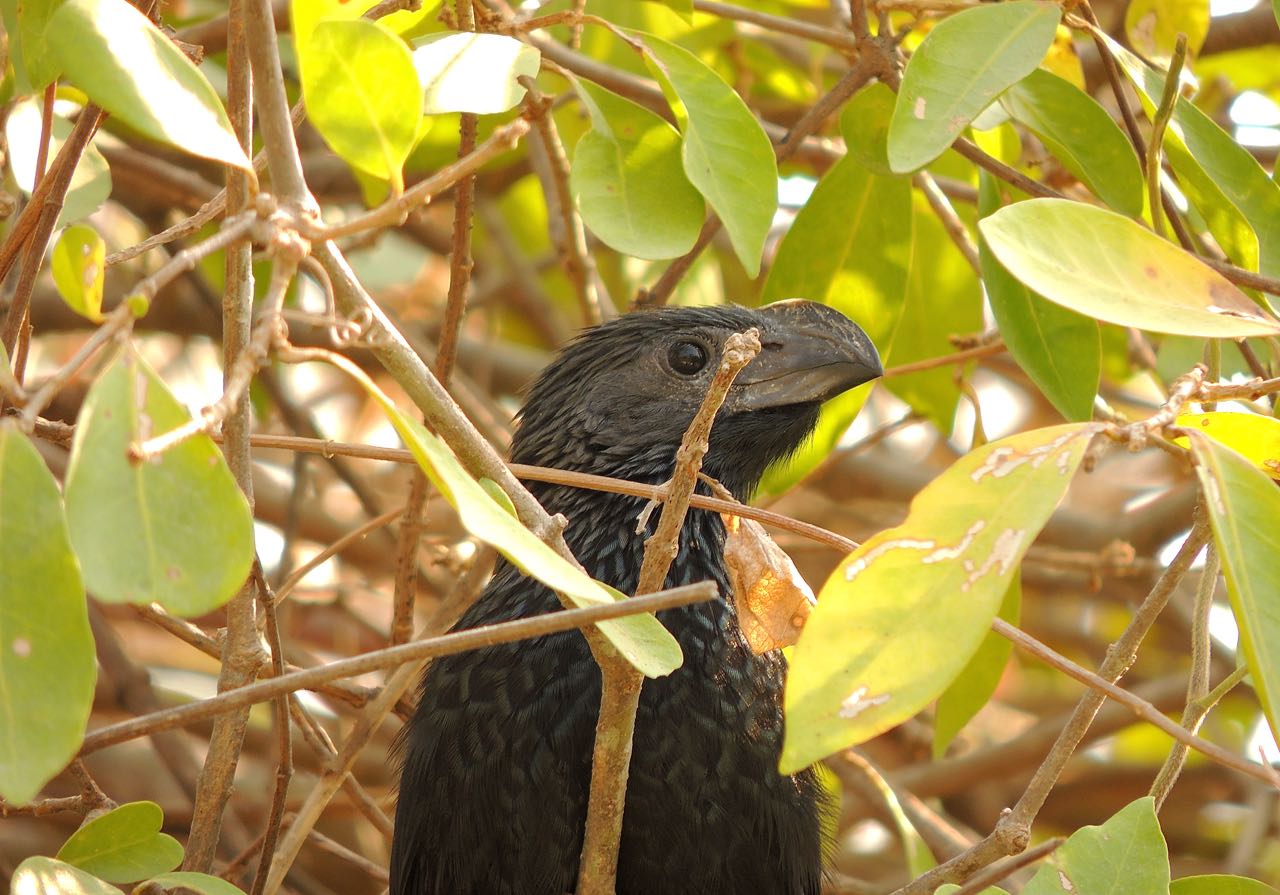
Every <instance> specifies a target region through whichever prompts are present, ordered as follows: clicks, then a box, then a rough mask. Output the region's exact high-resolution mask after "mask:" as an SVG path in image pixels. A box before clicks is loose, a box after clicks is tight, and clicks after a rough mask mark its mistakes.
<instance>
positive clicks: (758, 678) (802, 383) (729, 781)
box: [391, 300, 881, 895]
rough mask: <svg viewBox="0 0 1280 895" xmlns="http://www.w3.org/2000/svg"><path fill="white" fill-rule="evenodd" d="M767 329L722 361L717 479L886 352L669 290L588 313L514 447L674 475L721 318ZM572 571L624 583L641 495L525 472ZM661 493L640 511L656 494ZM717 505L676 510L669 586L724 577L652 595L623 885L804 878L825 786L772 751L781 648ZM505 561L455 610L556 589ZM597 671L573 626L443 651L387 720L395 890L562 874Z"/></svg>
mask: <svg viewBox="0 0 1280 895" xmlns="http://www.w3.org/2000/svg"><path fill="white" fill-rule="evenodd" d="M749 327H756V328H758V329H759V331H760V341H761V344H762V346H763V347H762V351H761V353H760V355H759V356H758V357H757V358H756V359H755V360H753V361H752V362H751V363H750V364H749V365H748V366H747V367H746V368H745V369H743V371H742V372H741V373H740V374H739V375H738V378H737V380H736V382H735V383H734V385H733V388H732V390H731V391H730V393H729V396H728V398H727V400H726V401H725V404H724V406H723V407H722V409H721V410H720V413H719V414H718V416H717V418H716V421H715V425H714V427H713V429H712V433H711V439H710V450H709V451H708V453H707V456H706V459H705V461H704V464H703V469H704V471H705V472H706V473H707V474H708V475H711V476H713V477H714V478H716V479H718V480H719V481H720V482H721V483H722V484H724V485H725V486H726V487H728V488H729V489H730V490H731V491H732V492H733V493H734V494H737V495H740V496H746V495H749V494H750V493H751V491H752V490H753V489H754V488H755V486H756V485H757V483H758V482H759V480H760V477H761V475H762V474H763V473H764V471H765V468H766V467H767V466H768V465H769V464H770V463H772V462H774V461H776V460H779V459H781V458H783V457H785V456H787V455H788V454H790V453H791V452H792V451H794V450H795V449H796V448H797V447H798V446H799V445H800V444H801V443H802V442H803V441H804V439H805V438H806V437H807V436H808V435H809V433H810V432H811V431H812V430H813V427H814V425H815V423H816V422H817V419H818V407H819V405H820V404H821V402H822V401H824V400H826V399H827V398H830V397H833V396H834V395H837V394H839V393H840V392H843V391H845V390H847V389H849V388H852V387H853V386H855V385H858V384H859V383H862V382H866V381H868V380H870V379H873V378H875V377H876V376H879V375H880V373H881V369H880V361H879V358H878V357H877V355H876V351H875V348H874V347H873V346H872V344H871V341H870V340H869V339H868V338H867V336H866V334H865V333H864V332H863V331H862V330H861V329H860V328H859V327H858V326H856V325H855V324H853V323H852V322H850V321H849V320H848V319H847V318H846V317H844V316H843V315H842V314H840V313H839V312H837V311H834V310H832V309H831V308H828V307H825V306H823V305H819V304H815V303H813V302H806V301H798V300H793V301H788V302H780V303H778V304H774V305H769V306H767V307H765V308H762V309H760V310H749V309H746V308H740V307H718V308H683V309H667V310H657V311H649V312H641V313H634V314H629V315H626V316H624V317H621V318H619V319H617V320H615V321H612V322H610V323H607V324H605V325H603V326H599V327H596V328H595V329H591V330H588V331H587V332H585V333H584V334H583V335H582V336H580V337H579V338H578V339H577V340H576V341H574V342H573V343H571V344H570V345H569V346H568V347H567V348H565V350H564V351H563V352H562V353H561V354H560V355H559V357H558V358H557V359H556V360H555V361H554V362H553V363H551V365H550V366H548V367H547V368H546V370H545V371H543V373H542V374H541V376H540V377H539V378H538V380H537V381H536V382H535V383H534V385H533V387H532V389H531V390H530V392H529V395H528V398H527V400H526V401H525V404H524V409H523V410H522V411H521V414H520V421H519V427H518V429H517V431H516V434H515V438H514V440H513V443H512V459H513V460H514V461H515V462H518V463H531V464H538V465H543V466H555V467H560V468H562V469H572V470H578V471H581V472H591V473H599V474H603V475H609V476H616V477H619V478H624V479H631V480H633V481H639V482H647V483H653V484H657V483H662V482H665V481H666V480H667V479H669V478H670V477H671V474H672V471H673V466H674V458H675V453H676V449H677V448H678V447H679V445H680V440H681V437H682V436H683V434H684V430H685V429H686V428H687V427H688V425H689V423H690V422H691V421H692V419H693V416H694V414H695V412H696V411H697V408H698V406H699V404H700V403H701V401H702V398H703V395H704V394H705V393H706V389H707V385H708V383H709V381H710V379H711V376H712V375H713V374H714V372H715V369H716V367H717V365H718V362H719V359H720V355H721V349H722V347H723V345H724V342H725V339H726V338H728V336H729V335H730V334H732V333H734V332H741V331H743V330H746V329H748V328H749ZM533 487H534V494H535V495H536V496H537V497H538V499H539V500H540V501H541V502H542V504H543V506H545V507H546V508H547V509H548V510H549V511H551V512H553V513H563V514H564V515H565V516H566V517H567V518H568V519H569V527H568V529H567V530H566V531H565V537H566V539H567V540H568V543H569V546H570V547H571V548H572V550H573V552H574V554H575V555H576V556H577V557H578V559H579V560H580V561H581V562H582V564H583V565H584V566H585V567H586V569H587V571H588V572H589V573H590V574H591V575H593V576H595V577H596V578H599V579H601V580H603V581H606V582H608V583H610V584H612V585H613V586H614V587H616V588H618V589H619V590H622V591H623V592H625V593H632V592H634V590H635V587H636V584H637V579H638V577H639V572H640V565H641V559H642V556H643V551H644V538H643V537H641V536H638V535H637V534H636V533H635V528H636V520H637V516H638V514H639V512H640V510H641V509H642V507H643V504H644V501H642V500H640V499H638V498H634V497H624V496H621V495H616V494H604V493H600V492H594V491H585V490H581V489H576V488H570V487H563V486H556V485H535V486H533ZM655 516H656V514H655ZM724 538H725V531H724V526H723V524H722V522H721V519H720V516H719V515H718V514H716V513H712V512H707V511H702V510H691V511H690V512H689V515H688V517H687V518H686V519H685V523H684V528H683V530H682V532H681V537H680V549H679V554H678V556H677V557H676V560H675V562H674V563H673V564H672V566H671V570H670V572H669V573H668V575H667V581H666V586H667V587H674V586H676V585H681V584H688V583H692V582H696V581H704V580H707V579H710V580H712V581H715V582H716V584H718V585H719V588H720V593H721V594H722V595H724V596H723V597H722V598H721V599H719V600H714V601H712V602H710V603H703V604H699V605H695V606H690V607H686V608H680V609H672V610H669V611H667V612H664V613H660V614H659V618H660V620H661V621H662V623H663V624H664V625H666V627H667V629H668V630H669V631H671V633H672V634H673V635H674V636H675V637H676V638H677V639H678V640H679V642H680V646H681V648H682V650H683V651H684V664H683V666H681V667H680V668H679V669H677V670H676V671H675V672H674V673H672V674H671V675H669V676H667V677H663V678H657V679H653V680H647V681H645V683H644V689H643V691H642V693H641V699H640V709H639V714H638V716H637V720H636V732H635V744H634V753H633V757H632V761H631V773H630V780H629V783H628V788H627V797H626V807H625V811H624V814H623V827H622V846H621V852H620V855H619V864H618V876H617V892H618V893H619V895H739V893H741V895H746V893H762V895H816V893H817V892H818V890H819V885H820V881H821V874H822V869H821V865H822V852H823V844H822V836H821V833H820V832H819V814H820V811H821V804H822V796H821V794H820V791H819V787H818V785H817V782H816V780H815V778H814V775H813V774H812V772H809V771H805V772H801V773H799V774H796V775H794V776H783V775H781V774H779V772H778V767H777V765H778V756H779V750H780V748H781V743H782V707H781V696H782V681H783V672H784V670H785V664H784V661H783V659H782V657H781V656H780V655H778V654H776V653H767V654H765V655H761V656H757V655H754V654H753V653H752V651H751V650H750V649H749V648H748V646H747V643H746V642H745V640H744V639H743V636H742V634H741V632H740V630H739V627H738V621H737V616H736V610H735V607H734V603H733V600H732V596H731V594H730V585H729V581H728V576H727V573H726V571H725V567H724V560H723V545H724ZM559 606H560V604H559V601H558V600H557V599H556V597H555V595H554V594H553V593H552V592H551V591H550V590H548V589H547V588H546V587H543V586H542V585H541V584H538V583H537V582H535V581H533V580H531V579H529V578H526V577H524V576H522V575H521V573H520V572H519V571H518V570H516V569H515V568H514V567H513V566H511V565H509V564H507V563H504V562H500V563H499V565H498V568H497V570H496V571H495V573H494V576H493V579H492V580H491V581H490V583H489V585H488V587H487V588H486V589H485V591H484V593H483V594H482V595H481V596H480V598H479V600H478V601H477V602H476V604H475V605H474V606H473V607H472V608H471V610H470V611H468V612H467V613H466V614H465V615H464V616H463V618H462V619H461V621H460V622H459V624H458V627H459V628H470V627H474V626H477V625H483V624H491V623H494V622H500V621H506V620H508V619H513V618H520V617H523V616H528V615H534V614H537V613H543V612H549V611H552V610H554V609H558V608H559ZM599 700H600V674H599V670H598V669H597V667H596V664H595V662H594V661H593V660H592V658H591V655H590V653H589V652H588V650H587V645H586V641H585V639H584V638H583V637H582V635H581V634H579V633H578V632H576V631H570V632H567V633H560V634H552V635H550V636H546V637H541V638H538V639H536V640H529V641H524V642H521V643H513V644H509V645H504V646H496V647H492V648H489V649H485V650H480V651H476V652H470V653H463V654H461V655H456V656H448V657H445V658H441V659H437V660H436V661H435V662H434V663H433V664H432V665H431V666H430V668H429V669H428V671H427V673H426V675H425V676H424V679H423V682H422V692H421V698H420V701H419V703H418V708H417V712H416V713H415V715H414V717H413V719H412V721H411V722H410V723H409V725H407V727H406V728H405V733H404V735H403V739H402V743H401V748H402V750H403V755H404V765H403V771H402V776H401V779H400V796H399V803H398V805H397V807H396V823H395V839H394V844H393V847H392V854H391V895H564V893H568V892H572V890H573V888H574V885H575V880H576V877H577V872H578V858H579V852H580V850H581V848H582V838H583V825H584V821H585V817H586V808H587V790H588V782H589V779H590V773H591V751H592V744H593V742H594V733H595V723H596V717H597V712H598V704H599Z"/></svg>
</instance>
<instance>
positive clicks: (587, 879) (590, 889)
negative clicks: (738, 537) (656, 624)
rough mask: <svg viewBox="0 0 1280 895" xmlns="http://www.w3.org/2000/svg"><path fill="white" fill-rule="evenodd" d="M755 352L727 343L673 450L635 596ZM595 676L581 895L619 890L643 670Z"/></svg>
mask: <svg viewBox="0 0 1280 895" xmlns="http://www.w3.org/2000/svg"><path fill="white" fill-rule="evenodd" d="M759 353H760V334H759V333H758V332H757V331H756V330H754V329H752V330H747V332H745V333H737V334H734V335H732V336H730V337H729V338H728V340H726V342H725V346H724V353H723V355H722V357H721V360H720V366H719V368H718V369H717V370H716V374H715V376H714V377H713V378H712V380H711V384H710V385H709V386H708V388H707V394H706V396H705V397H704V398H703V399H702V404H701V406H700V407H699V408H698V412H697V414H696V415H695V416H694V418H693V421H692V422H690V423H689V427H688V429H686V430H685V433H684V438H683V439H682V440H681V442H680V448H679V450H678V451H677V452H676V460H675V470H674V472H673V474H672V477H671V482H670V483H669V486H668V490H667V500H666V502H665V503H664V504H663V507H662V516H661V517H660V518H659V519H658V526H657V528H656V530H655V531H654V533H653V536H652V537H650V538H649V539H648V540H647V541H646V542H645V545H644V560H643V562H642V563H641V566H640V577H639V583H638V584H637V586H636V594H637V595H642V594H647V593H651V592H653V591H656V590H658V589H659V588H661V587H662V583H663V582H664V581H665V580H666V578H667V571H668V570H669V569H670V568H671V563H672V561H673V560H674V559H675V558H676V554H677V553H678V552H679V550H680V531H681V529H682V527H683V526H684V517H685V514H686V513H687V512H688V510H689V499H690V497H691V496H692V494H693V489H694V488H695V487H697V484H698V473H699V471H700V470H701V468H702V458H703V457H704V456H705V455H706V452H707V450H708V449H709V447H710V444H709V437H710V433H711V426H712V423H713V422H714V421H715V416H716V413H717V412H718V411H719V410H720V405H721V404H723V403H724V399H725V398H726V397H727V396H728V394H729V387H730V386H731V385H732V384H733V380H734V379H735V378H736V377H737V375H738V373H739V372H740V371H741V370H742V368H743V367H745V366H746V365H747V364H748V363H750V362H751V359H752V358H754V357H755V356H756V355H757V354H759ZM600 672H601V692H600V716H599V720H598V721H597V722H596V740H595V748H594V750H593V752H592V759H591V788H590V795H589V797H588V802H587V823H586V832H585V834H584V836H583V842H582V859H581V861H580V863H579V870H578V886H577V893H578V895H608V893H612V892H613V891H614V889H615V887H616V882H615V877H616V876H617V871H618V845H619V842H620V839H621V836H622V815H623V806H624V805H625V803H626V792H627V772H628V768H629V766H630V763H631V746H632V737H633V734H634V732H635V723H636V709H637V707H638V706H639V703H640V689H641V685H642V684H643V682H644V678H643V676H642V675H641V674H640V672H639V671H637V670H636V669H635V668H634V667H633V666H632V665H631V664H630V663H628V662H625V661H623V660H622V659H620V658H617V659H614V660H613V661H610V662H608V663H605V662H601V663H600Z"/></svg>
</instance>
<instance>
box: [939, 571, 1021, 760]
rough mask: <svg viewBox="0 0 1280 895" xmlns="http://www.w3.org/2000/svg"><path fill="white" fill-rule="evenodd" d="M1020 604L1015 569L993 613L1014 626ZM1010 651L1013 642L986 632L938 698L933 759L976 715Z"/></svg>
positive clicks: (1019, 612) (1001, 674)
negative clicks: (979, 643) (998, 606)
mask: <svg viewBox="0 0 1280 895" xmlns="http://www.w3.org/2000/svg"><path fill="white" fill-rule="evenodd" d="M1021 604H1022V576H1021V575H1020V574H1018V573H1017V572H1015V573H1014V576H1013V580H1012V581H1010V582H1009V588H1008V590H1006V591H1005V592H1004V599H1003V600H1001V602H1000V609H999V611H998V612H997V613H996V615H998V616H999V617H1000V618H1002V619H1004V620H1005V621H1007V622H1008V623H1009V624H1011V625H1014V626H1016V625H1017V624H1018V617H1019V615H1020V614H1021ZM1012 652H1013V644H1012V643H1010V642H1009V641H1008V640H1006V639H1005V638H1003V637H1001V636H1000V635H999V634H997V633H996V632H995V631H988V632H987V633H986V636H985V637H983V638H982V644H981V645H980V646H979V647H978V651H977V652H976V653H974V654H973V658H972V659H970V660H969V664H968V665H966V666H965V667H964V670H963V671H961V672H960V674H959V675H958V676H957V677H956V679H955V680H954V681H952V683H951V686H949V687H947V689H946V690H944V691H943V692H942V695H941V696H939V697H938V708H937V711H936V712H935V714H934V719H933V757H934V758H935V759H936V758H941V757H942V756H944V755H946V753H947V747H948V746H949V745H951V741H952V740H954V739H955V738H956V734H958V733H959V732H960V731H961V730H963V729H964V726H965V725H966V724H968V723H969V722H970V721H971V720H973V716H974V715H976V714H978V711H979V710H980V709H981V708H982V707H983V706H984V705H986V704H987V700H989V699H990V698H991V695H992V694H993V693H995V692H996V687H997V686H998V685H999V684H1000V678H1001V677H1002V676H1003V675H1004V667H1005V666H1006V665H1007V664H1009V656H1010V654H1011V653H1012Z"/></svg>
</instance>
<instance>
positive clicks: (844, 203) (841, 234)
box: [761, 117, 913, 494]
mask: <svg viewBox="0 0 1280 895" xmlns="http://www.w3.org/2000/svg"><path fill="white" fill-rule="evenodd" d="M844 120H848V119H846V118H844V117H842V121H844ZM912 220H913V219H912V210H911V185H910V183H909V182H908V181H907V180H906V179H905V178H902V177H880V176H877V175H875V174H872V173H871V172H870V171H868V170H867V169H866V168H864V167H862V166H861V165H859V164H858V163H857V162H856V161H854V160H853V159H852V158H844V159H841V160H840V161H839V162H837V163H836V164H835V165H834V166H832V168H831V169H830V170H829V171H827V173H826V174H825V175H823V178H822V180H820V181H819V182H818V185H817V187H816V188H815V189H814V191H813V195H812V196H810V197H809V201H808V202H806V203H805V205H804V207H803V208H801V209H800V212H799V214H797V215H796V218H795V220H794V221H793V222H792V224H791V228H790V229H789V230H788V231H787V233H786V235H785V236H784V237H783V238H782V243H781V244H780V245H779V246H778V252H777V255H776V256H775V258H774V262H773V266H772V267H771V268H770V269H769V276H768V278H767V279H766V280H765V284H764V290H763V293H762V299H763V301H764V302H766V303H770V302H774V301H781V300H783V299H787V298H798V297H803V298H808V299H810V300H812V301H820V302H822V303H823V304H826V305H830V306H831V307H833V308H836V309H837V310H839V311H841V312H843V313H844V314H845V315H846V316H848V317H849V318H851V319H853V320H855V321H857V322H858V324H859V325H860V326H861V327H862V328H863V329H864V330H866V332H867V335H869V336H870V337H871V341H872V342H874V343H875V344H876V345H877V346H878V347H879V348H880V351H881V353H882V354H883V353H884V352H885V350H886V348H887V347H888V345H889V343H890V341H891V340H892V337H893V334H894V332H895V331H896V329H897V327H898V323H899V321H900V320H901V316H902V309H903V307H904V305H905V303H906V292H907V278H908V268H909V265H910V262H911V250H912V234H913V229H912ZM872 387H873V386H872V384H870V383H868V384H867V385H864V386H859V387H858V388H856V389H854V390H852V391H850V392H846V393H844V394H843V395H840V396H838V397H837V398H835V399H834V400H831V401H828V402H827V403H826V404H824V405H823V407H822V412H821V416H820V418H819V423H818V429H817V430H816V431H815V432H814V434H813V436H812V437H811V438H810V439H809V440H808V441H807V442H806V443H805V444H804V445H803V446H801V447H800V449H799V450H798V451H796V453H795V454H793V455H792V456H791V457H790V458H789V459H788V460H787V461H786V462H785V463H783V464H780V465H778V466H776V467H774V468H772V469H770V471H769V472H768V474H767V475H766V477H765V481H764V483H763V484H762V485H761V490H762V491H763V492H765V493H768V494H776V493H779V492H781V491H784V490H786V489H787V488H788V487H790V486H791V485H793V484H794V483H795V482H797V481H799V480H800V479H801V478H803V477H804V476H805V475H807V474H808V473H809V472H810V471H811V470H812V469H813V468H814V467H816V466H817V465H818V464H819V463H821V462H822V460H823V458H825V457H826V456H827V454H829V453H830V452H831V449H832V448H833V447H834V446H835V444H836V442H837V441H838V440H839V438H840V436H841V435H842V434H844V432H845V430H846V429H848V428H849V423H851V422H852V421H853V418H854V417H855V416H857V414H858V411H859V410H861V409H862V405H863V402H864V401H865V400H866V397H867V395H868V394H870V392H871V389H872Z"/></svg>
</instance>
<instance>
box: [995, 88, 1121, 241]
mask: <svg viewBox="0 0 1280 895" xmlns="http://www.w3.org/2000/svg"><path fill="white" fill-rule="evenodd" d="M1000 102H1001V104H1002V105H1003V106H1004V107H1005V108H1006V109H1008V110H1009V114H1011V115H1012V116H1013V117H1014V118H1016V119H1018V120H1019V121H1021V122H1022V123H1023V124H1025V125H1026V126H1027V127H1028V128H1030V129H1031V130H1032V131H1033V132H1034V133H1035V135H1036V136H1037V137H1039V138H1040V140H1041V142H1043V143H1044V144H1045V148H1046V149H1048V150H1049V151H1050V152H1052V153H1053V154H1054V156H1056V157H1057V159H1058V160H1059V161H1060V162H1062V164H1063V166H1064V167H1066V169H1067V170H1068V171H1070V172H1071V173H1072V174H1074V175H1076V176H1077V177H1079V178H1080V180H1081V182H1083V183H1084V184H1085V186H1087V187H1089V189H1090V190H1092V191H1093V193H1094V195H1096V196H1097V197H1098V198H1099V199H1101V200H1102V201H1103V202H1105V203H1107V204H1108V205H1110V206H1111V207H1112V208H1114V209H1115V210H1116V211H1118V212H1120V213H1121V214H1125V215H1128V216H1130V217H1137V216H1138V215H1140V214H1142V200H1143V182H1142V170H1141V169H1140V168H1139V167H1138V157H1137V156H1136V155H1134V153H1133V146H1132V145H1131V144H1130V143H1129V138H1128V137H1126V136H1125V135H1124V132H1123V131H1121V130H1120V127H1119V125H1117V124H1116V123H1115V121H1114V120H1113V119H1112V118H1111V115H1110V114H1108V113H1107V111H1106V109H1104V108H1102V106H1100V105H1098V103H1097V102H1096V101H1095V100H1094V99H1093V98H1092V97H1091V96H1089V94H1087V93H1085V92H1084V91H1082V90H1080V89H1079V88H1077V87H1074V86H1072V85H1071V84H1069V83H1068V82H1066V81H1064V80H1063V79H1062V78H1059V77H1058V76H1057V75H1052V74H1050V73H1049V72H1047V71H1044V70H1041V69H1037V70H1036V71H1033V72H1032V73H1031V74H1029V75H1027V77H1025V78H1023V79H1022V80H1021V81H1019V82H1018V83H1017V84H1014V85H1013V86H1012V87H1010V88H1009V89H1008V90H1006V91H1005V92H1004V94H1003V95H1002V96H1001V97H1000Z"/></svg>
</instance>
